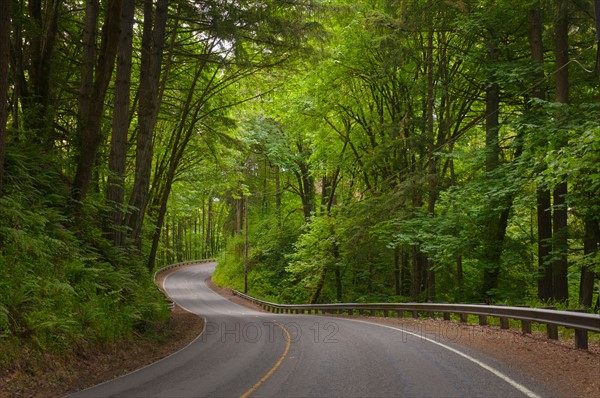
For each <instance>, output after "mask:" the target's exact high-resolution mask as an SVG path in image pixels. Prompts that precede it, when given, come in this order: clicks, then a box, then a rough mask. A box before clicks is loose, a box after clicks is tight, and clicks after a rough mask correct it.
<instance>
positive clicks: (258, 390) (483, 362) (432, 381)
mask: <svg viewBox="0 0 600 398" xmlns="http://www.w3.org/2000/svg"><path fill="white" fill-rule="evenodd" d="M214 268H215V264H214V263H213V264H201V265H197V266H192V267H187V268H182V269H180V270H178V271H175V272H174V273H172V274H170V275H169V276H168V277H167V278H166V279H165V281H164V287H165V289H166V291H167V292H168V294H169V296H170V297H171V299H172V300H173V301H175V302H176V303H177V304H179V305H180V306H182V307H183V308H185V309H187V310H188V311H190V312H193V313H196V314H199V315H201V316H203V317H204V318H205V321H206V322H205V329H204V331H203V333H202V334H201V335H200V336H199V337H198V338H197V339H196V340H195V341H193V342H192V343H191V344H190V345H188V346H187V347H186V348H184V349H182V350H180V351H178V352H177V353H175V354H173V355H171V356H169V357H167V358H165V359H163V360H161V361H158V362H156V363H154V364H152V365H149V366H147V367H145V368H142V369H140V370H137V371H135V372H133V373H130V374H128V375H126V376H123V377H120V378H118V379H115V380H112V381H110V382H107V383H104V384H100V385H98V386H95V387H92V388H90V389H88V390H84V391H81V392H78V393H76V394H73V395H71V396H70V397H73V398H75V397H168V398H180V397H181V398H183V397H444V398H446V397H486V398H487V397H526V396H529V397H541V396H547V395H552V394H551V392H549V391H547V390H545V389H544V388H543V387H542V386H540V385H538V384H537V383H535V382H533V381H531V380H527V379H526V378H524V377H523V376H521V375H519V374H515V373H514V372H513V371H511V370H509V369H505V368H503V366H502V365H501V364H499V363H496V362H495V361H494V359H493V358H488V357H484V356H482V355H481V354H478V353H477V352H473V351H472V350H469V349H468V348H465V347H461V346H460V345H457V344H454V343H453V341H452V340H453V339H452V338H451V337H452V336H444V335H443V334H444V333H443V332H440V331H417V332H415V331H408V330H401V329H399V328H392V327H389V326H382V325H376V324H373V323H368V322H364V321H357V320H351V319H342V318H331V317H325V316H316V315H288V314H285V315H284V314H268V313H262V312H257V311H254V310H251V309H248V308H246V307H243V306H240V305H237V304H235V303H232V302H231V301H228V300H226V299H224V298H223V297H222V296H220V295H218V294H216V293H215V292H213V291H212V290H210V288H208V286H206V284H205V282H204V281H205V279H206V278H208V277H209V276H210V275H211V274H212V272H213V271H214Z"/></svg>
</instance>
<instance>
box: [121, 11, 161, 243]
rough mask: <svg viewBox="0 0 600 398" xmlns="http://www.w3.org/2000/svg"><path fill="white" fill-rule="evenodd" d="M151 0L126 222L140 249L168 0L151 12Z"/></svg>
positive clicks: (146, 15)
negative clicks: (131, 184) (133, 170)
mask: <svg viewBox="0 0 600 398" xmlns="http://www.w3.org/2000/svg"><path fill="white" fill-rule="evenodd" d="M152 3H153V2H152V0H145V1H144V28H143V33H142V60H141V66H140V86H139V90H138V91H139V98H140V101H139V104H138V136H137V142H136V158H135V179H134V185H133V190H132V193H131V197H130V199H129V205H130V207H131V208H132V210H131V212H130V213H128V215H127V217H126V224H127V226H128V227H129V228H130V230H131V237H132V239H133V241H134V242H136V244H137V245H138V247H139V248H141V233H142V224H143V221H144V215H145V212H146V206H147V205H148V192H149V190H150V175H151V171H152V154H153V137H152V135H153V132H154V126H155V124H156V118H157V117H158V110H159V95H158V85H159V82H160V69H161V64H162V55H163V47H164V39H165V28H166V24H167V8H168V1H167V0H158V1H157V3H156V15H154V10H153V4H152Z"/></svg>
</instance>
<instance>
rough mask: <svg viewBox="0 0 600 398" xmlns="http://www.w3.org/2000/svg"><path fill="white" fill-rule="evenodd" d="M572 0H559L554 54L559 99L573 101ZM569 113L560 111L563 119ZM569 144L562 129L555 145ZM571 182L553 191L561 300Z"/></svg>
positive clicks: (556, 287)
mask: <svg viewBox="0 0 600 398" xmlns="http://www.w3.org/2000/svg"><path fill="white" fill-rule="evenodd" d="M568 3H569V2H568V0H556V37H555V48H554V53H555V57H556V102H559V103H562V104H568V103H569V67H568V64H569V10H568V7H569V4H568ZM564 117H565V115H564V114H561V112H560V111H559V114H558V115H557V118H558V119H559V121H560V120H561V119H562V118H564ZM567 144H568V139H567V137H566V132H564V131H560V132H559V133H558V137H556V138H555V146H557V147H558V148H562V147H564V146H565V145H567ZM567 192H568V191H567V183H566V181H564V182H561V183H559V184H558V185H557V186H556V187H555V188H554V192H553V198H554V207H553V211H554V214H553V253H552V256H553V258H554V259H555V260H554V262H553V266H552V278H553V295H554V299H555V300H557V301H563V302H566V301H568V299H569V284H568V280H567V274H568V268H569V264H568V260H567V254H568V249H569V244H568V241H567V239H568V230H567V203H566V196H567Z"/></svg>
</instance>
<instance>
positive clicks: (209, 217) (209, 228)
mask: <svg viewBox="0 0 600 398" xmlns="http://www.w3.org/2000/svg"><path fill="white" fill-rule="evenodd" d="M212 222H213V221H212V198H211V197H210V196H209V197H208V206H207V213H206V235H205V236H204V242H205V244H206V246H205V247H206V251H205V252H204V253H203V254H202V255H203V256H204V257H203V258H210V257H212V255H213V254H212V244H211V242H212Z"/></svg>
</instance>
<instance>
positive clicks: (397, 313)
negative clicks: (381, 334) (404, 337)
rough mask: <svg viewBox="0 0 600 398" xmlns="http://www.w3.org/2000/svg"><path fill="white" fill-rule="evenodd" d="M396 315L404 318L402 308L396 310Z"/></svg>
mask: <svg viewBox="0 0 600 398" xmlns="http://www.w3.org/2000/svg"><path fill="white" fill-rule="evenodd" d="M396 316H397V317H398V318H404V310H396Z"/></svg>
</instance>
